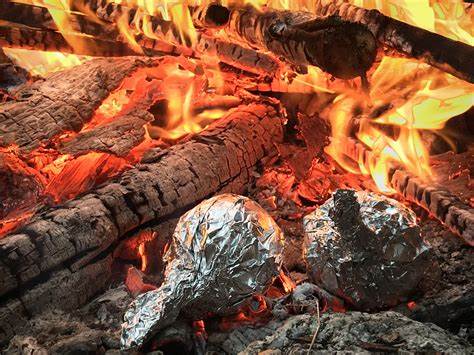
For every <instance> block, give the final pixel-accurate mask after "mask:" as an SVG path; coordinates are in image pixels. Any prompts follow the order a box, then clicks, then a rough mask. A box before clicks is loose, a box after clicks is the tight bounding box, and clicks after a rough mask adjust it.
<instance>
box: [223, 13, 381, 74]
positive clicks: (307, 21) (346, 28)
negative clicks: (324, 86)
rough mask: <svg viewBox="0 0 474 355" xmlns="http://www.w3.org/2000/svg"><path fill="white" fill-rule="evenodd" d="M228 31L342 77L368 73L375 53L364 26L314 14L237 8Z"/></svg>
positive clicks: (254, 44)
mask: <svg viewBox="0 0 474 355" xmlns="http://www.w3.org/2000/svg"><path fill="white" fill-rule="evenodd" d="M225 31H226V32H227V33H228V34H229V35H230V36H232V37H234V38H237V39H238V40H240V41H244V42H245V43H247V44H248V45H250V46H251V47H254V48H258V49H263V50H268V51H270V52H272V53H273V54H275V55H276V56H279V57H282V58H284V59H285V60H287V61H289V62H290V63H293V64H296V65H315V66H318V67H319V68H321V69H322V70H324V71H326V72H328V73H330V74H332V75H334V76H336V77H339V78H342V79H352V78H354V77H356V76H362V75H365V72H366V71H367V70H368V69H369V68H370V67H371V66H372V64H373V62H374V60H375V55H376V49H377V48H376V44H375V39H374V37H373V36H372V34H371V33H370V31H368V30H367V29H366V28H365V27H364V26H361V25H359V24H353V23H348V22H344V21H341V20H340V19H338V18H336V17H329V18H323V19H319V18H315V16H313V15H312V14H311V13H306V12H292V11H270V10H267V11H263V12H261V11H258V10H257V9H255V8H253V7H250V6H248V7H243V8H234V9H233V10H232V11H231V14H230V20H229V24H228V25H227V26H226V28H225Z"/></svg>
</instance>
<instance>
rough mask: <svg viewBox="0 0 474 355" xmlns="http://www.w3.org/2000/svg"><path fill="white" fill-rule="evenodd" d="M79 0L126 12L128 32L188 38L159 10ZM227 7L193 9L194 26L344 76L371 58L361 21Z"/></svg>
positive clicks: (108, 16)
mask: <svg viewBox="0 0 474 355" xmlns="http://www.w3.org/2000/svg"><path fill="white" fill-rule="evenodd" d="M81 4H82V6H85V7H87V8H88V9H90V10H92V11H93V12H94V13H95V14H97V16H98V17H99V18H100V19H101V20H103V21H107V22H111V23H118V21H120V20H121V19H123V18H125V19H126V21H125V22H126V23H127V24H128V26H129V28H130V29H131V31H132V33H133V32H138V33H142V34H145V35H146V36H148V37H150V36H156V37H157V38H162V39H167V40H169V41H171V42H173V43H179V44H181V45H190V44H191V38H189V36H188V35H186V34H182V31H180V29H179V28H178V27H177V25H176V24H174V23H173V22H171V21H167V20H165V19H163V17H162V16H159V15H153V16H152V15H149V14H147V13H145V12H144V11H143V10H141V9H136V8H128V7H126V6H122V5H120V4H115V3H102V2H99V1H97V0H82V2H81ZM78 9H80V7H79V6H78ZM216 9H218V10H216ZM227 11H228V10H226V9H223V8H222V7H221V6H219V5H214V6H208V7H204V8H199V9H198V10H196V9H195V8H194V9H191V12H192V13H193V15H194V22H195V25H196V26H197V27H201V26H204V27H205V28H206V29H212V28H221V27H223V28H224V31H226V33H227V34H229V35H231V37H232V36H233V37H234V38H235V39H236V43H237V44H238V43H241V42H244V43H246V44H248V45H250V46H251V47H253V48H257V49H263V50H265V51H270V52H272V53H273V54H274V55H276V56H280V57H283V58H284V59H285V60H287V61H288V62H290V63H293V64H296V65H308V64H311V65H316V66H318V67H320V68H321V69H323V70H325V71H327V72H329V73H331V74H332V75H335V76H337V77H341V78H344V79H347V78H353V77H356V76H359V75H363V74H364V73H365V71H366V70H367V69H368V68H369V67H370V66H371V65H372V63H373V61H374V59H375V54H376V46H375V40H374V38H373V36H372V34H371V33H370V31H368V30H367V29H366V28H365V26H362V25H358V24H352V23H346V22H343V21H339V20H337V19H335V18H329V19H315V17H314V16H312V15H311V14H310V13H305V12H290V11H286V12H285V11H270V10H268V11H265V12H260V11H258V10H256V9H255V8H253V7H251V6H247V7H236V8H234V9H233V10H232V11H230V13H229V15H230V17H229V20H228V21H227V19H228V14H227ZM122 21H123V20H122Z"/></svg>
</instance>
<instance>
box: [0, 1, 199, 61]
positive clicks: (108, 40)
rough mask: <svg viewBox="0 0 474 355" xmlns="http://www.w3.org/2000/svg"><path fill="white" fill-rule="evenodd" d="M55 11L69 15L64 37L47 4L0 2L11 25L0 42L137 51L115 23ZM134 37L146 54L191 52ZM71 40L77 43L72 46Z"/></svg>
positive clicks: (108, 52) (94, 52) (99, 52)
mask: <svg viewBox="0 0 474 355" xmlns="http://www.w3.org/2000/svg"><path fill="white" fill-rule="evenodd" d="M54 13H55V14H59V15H61V16H62V17H64V18H67V19H68V22H67V29H66V30H67V31H66V32H67V35H66V38H65V37H64V36H63V35H62V34H61V33H59V32H61V28H58V26H57V24H56V22H55V21H54V19H53V17H52V15H51V13H50V11H49V9H47V8H46V7H41V6H33V5H30V4H21V3H15V2H9V1H5V2H2V3H1V4H0V21H1V20H3V21H6V22H9V23H10V26H8V27H5V28H4V29H2V32H0V33H1V34H0V43H1V44H2V45H3V46H5V47H11V48H25V49H36V50H46V51H60V52H64V53H74V54H78V55H89V56H104V57H106V56H109V57H115V56H127V55H136V54H137V51H140V50H139V48H131V47H130V46H129V40H128V39H127V38H124V36H123V35H122V34H121V33H120V32H119V31H118V29H117V27H116V25H115V24H114V23H107V22H102V23H100V22H99V21H97V20H96V21H93V20H90V19H89V18H88V17H87V16H86V15H84V14H82V13H80V12H68V11H65V10H63V9H59V8H54ZM0 28H1V27H0ZM84 35H87V36H84ZM2 39H3V41H2ZM136 41H137V42H138V44H139V45H140V46H141V52H143V53H144V54H146V55H149V56H152V55H161V54H168V55H180V54H187V55H188V56H190V55H192V50H190V49H187V48H184V47H182V46H175V45H172V44H170V43H167V42H165V41H160V40H157V39H156V38H143V37H141V36H138V37H137V38H136ZM2 42H3V43H2ZM70 43H76V44H78V45H74V46H71V45H70Z"/></svg>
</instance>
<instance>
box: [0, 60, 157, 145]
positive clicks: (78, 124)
mask: <svg viewBox="0 0 474 355" xmlns="http://www.w3.org/2000/svg"><path fill="white" fill-rule="evenodd" d="M155 63H156V62H155V61H153V60H151V59H140V58H134V59H130V58H117V59H112V58H109V59H95V60H91V61H88V62H86V63H84V64H82V65H81V66H77V67H74V68H70V69H67V70H65V71H62V72H58V73H53V74H51V75H50V76H48V77H47V78H46V79H44V80H39V81H36V82H35V83H33V84H31V85H25V86H24V87H22V88H21V89H20V90H19V91H18V92H16V95H15V97H16V101H13V102H7V103H4V104H2V105H0V146H2V147H6V146H9V145H11V144H15V145H17V146H18V147H19V148H20V149H21V151H24V152H30V151H31V150H33V149H35V148H37V147H39V146H40V145H41V144H42V143H48V142H49V141H50V140H51V139H52V138H53V137H55V136H57V135H60V134H62V133H64V132H66V131H75V132H78V131H79V130H80V129H81V128H82V127H83V125H84V124H85V123H87V122H88V121H89V120H90V119H91V118H92V115H93V113H94V111H95V110H96V109H97V108H98V107H99V106H100V104H101V103H102V101H103V100H104V99H105V98H106V97H107V96H108V95H109V94H110V93H111V92H112V91H113V90H114V89H116V88H117V87H118V86H119V85H120V84H121V82H122V81H123V80H124V79H125V78H126V77H127V76H129V75H131V74H132V73H133V72H134V71H136V70H137V69H138V68H140V67H144V66H152V65H154V64H155Z"/></svg>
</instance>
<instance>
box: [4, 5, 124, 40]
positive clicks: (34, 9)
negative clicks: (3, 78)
mask: <svg viewBox="0 0 474 355" xmlns="http://www.w3.org/2000/svg"><path fill="white" fill-rule="evenodd" d="M54 14H55V15H61V16H62V17H64V18H66V17H67V19H68V21H67V27H68V30H72V31H74V32H76V33H77V34H85V35H90V36H93V37H96V38H100V39H105V40H116V38H117V37H118V36H119V32H118V31H117V29H116V28H115V26H110V25H108V26H107V25H106V24H103V23H98V22H97V21H96V22H94V21H91V20H89V19H88V18H87V17H86V16H84V15H82V14H80V13H77V12H74V13H73V12H66V11H64V10H61V9H58V8H54ZM0 20H2V21H7V22H10V23H15V24H20V25H24V26H27V27H32V28H37V29H41V30H51V31H60V30H61V29H60V28H58V26H57V24H56V22H55V21H54V18H53V16H52V15H51V12H50V10H49V9H48V8H46V7H41V6H35V5H31V4H22V3H17V2H12V1H2V2H1V3H0ZM68 34H69V33H68Z"/></svg>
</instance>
